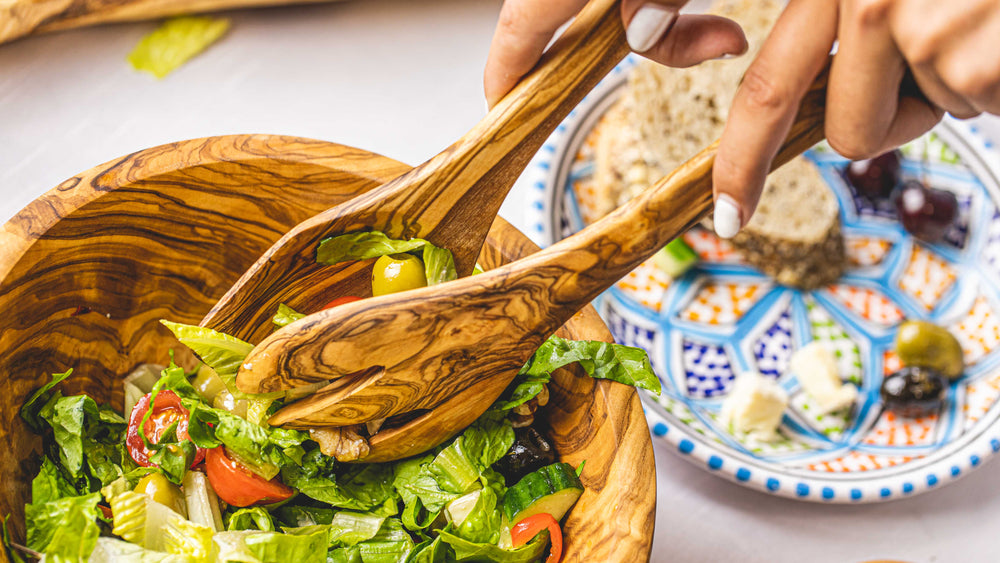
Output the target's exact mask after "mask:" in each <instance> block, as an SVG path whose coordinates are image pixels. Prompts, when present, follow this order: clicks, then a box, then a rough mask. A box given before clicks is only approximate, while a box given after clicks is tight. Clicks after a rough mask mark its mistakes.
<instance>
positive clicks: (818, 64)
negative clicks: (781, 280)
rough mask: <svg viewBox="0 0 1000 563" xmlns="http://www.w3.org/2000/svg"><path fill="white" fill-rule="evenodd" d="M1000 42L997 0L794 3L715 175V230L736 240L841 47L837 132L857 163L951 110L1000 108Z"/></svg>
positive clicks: (767, 49)
mask: <svg viewBox="0 0 1000 563" xmlns="http://www.w3.org/2000/svg"><path fill="white" fill-rule="evenodd" d="M998 37H1000V4H998V3H997V1H996V0H963V1H962V2H942V1H940V0H838V1H830V0H791V1H790V2H789V4H788V7H787V8H786V9H785V11H784V12H783V13H782V15H781V17H780V18H779V20H778V22H777V24H776V25H775V27H774V30H773V31H772V32H771V35H770V36H769V37H768V39H767V40H766V41H765V43H764V45H763V46H762V47H761V50H760V53H759V54H758V56H757V59H756V60H755V61H754V62H753V63H752V64H751V65H750V68H749V69H748V70H747V72H746V74H745V76H744V78H743V82H742V84H741V85H740V88H739V90H738V92H737V94H736V97H735V98H734V100H733V105H732V108H731V109H730V112H729V118H728V120H727V123H726V127H725V131H724V132H723V135H722V141H721V143H720V145H719V151H718V154H717V156H716V159H715V170H714V173H713V181H714V190H715V215H714V225H715V230H716V233H717V234H718V235H719V236H721V237H724V238H728V237H732V236H734V235H735V234H736V233H737V232H738V231H739V229H740V228H741V227H742V226H743V225H746V223H747V221H749V220H750V217H751V215H753V212H754V209H755V208H756V206H757V201H758V199H759V198H760V193H761V190H762V189H763V186H764V179H765V178H766V176H767V171H768V169H769V168H770V163H771V161H772V159H773V158H774V155H775V153H776V152H777V150H778V148H779V147H780V145H781V142H782V141H783V140H784V138H785V136H786V134H787V133H788V130H789V127H790V126H791V124H792V121H793V119H794V117H795V113H796V110H797V109H798V107H799V103H800V101H801V99H802V96H803V95H804V94H805V92H806V91H807V89H808V88H809V85H810V83H811V82H812V81H813V79H814V78H815V77H816V76H817V74H818V73H819V72H820V70H821V69H822V68H823V66H824V64H825V62H826V60H827V58H828V56H829V53H830V50H831V48H832V47H833V45H834V41H837V43H838V49H837V54H836V56H835V57H834V59H833V63H832V67H831V69H830V79H829V86H828V90H827V100H826V102H827V103H826V137H827V139H828V141H829V143H830V146H831V147H832V148H833V149H834V150H836V151H837V152H839V153H840V154H842V155H843V156H845V157H847V158H850V159H854V160H858V159H863V158H870V157H873V156H876V155H878V154H881V153H883V152H886V151H887V150H889V149H892V148H894V147H897V146H899V145H901V144H903V143H906V142H907V141H910V140H912V139H914V138H916V137H918V136H920V135H922V134H923V133H924V132H926V131H928V130H929V129H930V128H931V127H933V126H934V125H935V124H936V123H937V122H938V121H939V120H940V119H941V117H942V115H943V114H944V112H949V113H951V114H952V115H954V116H955V117H958V118H960V119H965V118H969V117H974V116H976V115H978V114H979V113H981V112H989V113H1000V50H998V49H997V46H996V41H997V38H998ZM911 81H912V82H915V83H916V86H918V87H919V88H920V92H921V93H922V96H921V95H919V94H917V95H914V93H912V92H908V90H912V87H911V88H907V83H908V82H911Z"/></svg>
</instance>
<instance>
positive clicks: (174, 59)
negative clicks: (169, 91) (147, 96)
mask: <svg viewBox="0 0 1000 563" xmlns="http://www.w3.org/2000/svg"><path fill="white" fill-rule="evenodd" d="M227 29H229V20H226V19H221V18H211V17H207V16H184V17H179V18H173V19H169V20H167V21H166V22H164V23H163V25H161V26H160V27H158V28H157V29H156V30H154V31H153V32H152V33H150V34H149V35H146V36H145V37H143V38H142V41H140V42H139V44H138V45H136V47H135V49H134V50H133V51H132V52H131V53H129V56H128V62H129V63H131V64H132V67H133V68H135V69H136V70H140V71H143V72H148V73H150V74H152V75H153V76H155V77H157V78H163V77H164V76H166V75H168V74H170V73H171V72H173V71H174V70H176V69H177V68H178V67H180V66H181V65H182V64H184V63H186V62H187V61H188V60H189V59H190V58H191V57H194V56H195V55H197V54H198V53H200V52H202V51H204V50H205V49H206V48H208V46H209V45H211V44H212V43H214V42H216V41H217V40H218V39H219V38H220V37H222V35H223V34H224V33H225V32H226V30H227Z"/></svg>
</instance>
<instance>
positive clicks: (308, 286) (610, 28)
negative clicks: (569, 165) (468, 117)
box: [201, 0, 628, 342]
mask: <svg viewBox="0 0 1000 563" xmlns="http://www.w3.org/2000/svg"><path fill="white" fill-rule="evenodd" d="M627 52H628V47H627V45H626V42H625V31H624V29H623V28H622V23H621V15H620V7H619V4H618V1H617V0H592V1H591V2H590V3H589V4H588V5H587V6H586V7H585V8H584V9H583V11H582V12H581V13H580V14H579V16H578V17H577V18H576V19H575V20H574V22H573V23H572V24H571V25H570V27H569V28H568V29H567V30H566V32H565V33H564V34H563V35H562V36H561V37H560V38H559V39H558V40H557V41H556V43H555V44H554V45H553V46H552V47H551V48H550V49H549V50H548V52H547V53H546V54H545V55H544V56H543V57H542V60H541V61H540V62H539V64H538V65H537V66H536V67H535V68H534V69H533V70H532V71H531V72H530V73H529V74H527V75H526V76H525V77H524V78H522V79H521V81H520V82H519V83H518V85H517V86H516V87H515V88H514V89H513V90H512V91H511V92H510V93H509V94H508V95H507V96H506V97H505V98H504V99H503V100H502V101H500V102H499V103H498V104H497V105H496V106H495V107H494V108H493V109H492V110H491V111H490V112H489V113H488V114H487V116H486V117H485V118H484V119H483V120H482V121H481V122H480V123H479V124H477V125H476V126H475V127H473V128H472V130H471V131H469V132H468V133H466V134H465V135H464V136H463V137H462V138H461V139H459V140H458V141H457V142H456V143H455V144H453V145H452V146H451V147H449V148H448V149H446V150H444V151H443V152H441V153H440V154H438V155H437V156H435V157H433V158H432V159H430V160H429V161H427V162H425V163H424V164H421V165H420V166H417V167H415V168H413V169H412V170H410V171H408V172H405V173H403V174H402V175H400V176H399V177H397V178H396V179H394V180H392V181H390V182H388V183H386V184H383V185H382V186H380V187H378V188H375V189H374V190H371V191H369V192H367V193H365V194H364V195H361V196H358V197H356V198H354V199H351V200H349V201H347V202H345V203H343V204H340V205H337V206H335V207H333V208H331V209H329V210H327V211H325V212H323V213H320V214H319V215H317V216H315V217H313V218H311V219H309V220H307V221H304V222H302V223H300V224H299V225H297V226H296V227H295V228H293V229H292V230H291V231H289V232H288V233H287V234H286V235H285V236H283V237H282V238H281V239H279V240H278V241H277V242H276V243H275V244H274V245H273V246H272V247H271V248H270V249H269V250H268V251H267V252H266V253H265V254H264V255H263V256H262V257H261V258H260V259H258V260H257V262H255V263H254V264H253V266H251V267H250V269H249V270H247V272H246V273H245V274H244V275H243V276H242V277H241V278H240V279H239V280H238V281H237V282H236V284H235V285H234V286H233V287H232V288H230V289H229V291H228V292H227V293H226V294H225V295H224V296H223V297H222V299H221V300H220V301H219V302H218V303H217V304H216V306H215V307H214V308H213V309H212V311H210V312H209V314H208V315H207V316H206V317H205V318H204V319H203V321H202V323H201V325H202V326H206V327H210V328H213V329H215V330H219V331H222V332H225V333H228V334H232V335H234V336H236V337H238V338H241V339H243V340H246V341H249V342H257V341H259V340H260V339H262V338H264V337H265V336H267V335H268V334H269V333H270V332H271V328H272V325H271V321H270V319H271V317H272V316H273V315H274V312H275V310H276V309H277V307H278V305H279V304H280V303H285V304H288V305H289V306H292V307H293V308H296V309H299V310H302V311H314V310H317V309H319V308H321V307H322V305H323V304H324V303H327V302H329V301H330V300H331V299H332V298H334V297H338V296H342V295H355V296H368V295H371V263H372V261H370V260H369V261H361V262H349V263H344V264H339V265H334V266H328V265H322V264H317V263H316V249H317V247H318V245H319V243H320V241H322V240H323V239H325V238H327V237H330V236H333V235H337V234H343V233H350V232H355V231H368V230H377V231H382V232H384V233H385V234H386V235H388V236H389V237H391V238H395V239H410V238H423V239H427V240H430V241H431V242H432V243H433V244H435V245H436V246H438V247H441V248H447V249H448V250H450V251H451V252H452V253H453V255H454V257H455V266H456V268H457V270H458V275H459V276H466V275H468V274H470V273H471V272H472V270H473V267H474V266H475V263H476V259H477V258H478V256H479V252H480V249H481V248H482V246H483V241H484V240H485V238H486V233H487V232H488V231H489V229H490V225H492V223H493V220H494V218H495V217H496V215H497V211H499V209H500V204H501V203H503V200H504V198H505V197H506V196H507V192H508V191H510V188H511V186H513V184H514V181H515V180H516V179H517V177H518V176H519V175H520V174H521V172H522V171H523V170H524V167H525V166H527V163H528V162H529V160H530V159H531V157H532V156H533V155H534V154H535V153H536V152H537V151H538V149H539V148H540V147H541V145H542V143H544V141H545V139H546V138H547V137H548V136H549V134H550V133H551V132H552V131H553V130H554V129H555V128H556V126H557V125H558V124H559V123H560V122H561V121H562V120H563V119H564V118H565V117H566V116H567V115H569V112H570V111H571V110H572V109H573V108H574V107H575V106H576V105H577V104H578V103H579V102H580V101H581V100H582V99H583V97H584V96H585V95H586V94H587V92H589V91H590V90H591V89H592V88H593V87H594V86H595V85H596V84H597V83H598V82H599V81H600V79H601V78H602V77H604V75H606V74H607V73H608V72H609V71H611V69H612V68H614V66H615V65H616V64H617V63H618V62H619V61H621V60H622V58H624V56H625V55H626V54H627Z"/></svg>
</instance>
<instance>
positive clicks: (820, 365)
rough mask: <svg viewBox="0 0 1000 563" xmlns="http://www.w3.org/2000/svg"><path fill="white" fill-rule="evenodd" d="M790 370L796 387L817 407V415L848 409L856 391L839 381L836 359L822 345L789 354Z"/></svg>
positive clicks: (806, 346)
mask: <svg viewBox="0 0 1000 563" xmlns="http://www.w3.org/2000/svg"><path fill="white" fill-rule="evenodd" d="M788 368H789V370H790V371H791V372H792V373H794V374H795V377H796V378H798V380H799V385H801V386H802V390H803V391H805V392H806V394H807V395H809V396H810V397H812V399H813V400H814V401H815V402H816V405H817V406H818V407H819V411H818V412H817V414H827V413H830V412H834V411H839V410H841V409H845V408H847V407H849V406H851V405H852V404H853V403H854V401H855V400H856V399H857V397H858V389H857V388H856V387H855V386H854V385H851V384H845V383H843V382H842V381H841V380H840V374H839V371H838V370H837V358H836V357H834V355H833V352H831V351H830V349H829V348H827V347H826V346H824V345H823V344H822V343H821V342H815V341H814V342H810V343H809V344H806V345H805V346H803V347H802V348H799V349H798V350H796V351H795V353H794V354H792V357H791V359H790V360H789V362H788Z"/></svg>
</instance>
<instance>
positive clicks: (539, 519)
mask: <svg viewBox="0 0 1000 563" xmlns="http://www.w3.org/2000/svg"><path fill="white" fill-rule="evenodd" d="M546 528H548V530H549V541H550V542H552V551H550V552H549V557H548V558H547V559H546V560H545V563H558V561H559V560H560V559H562V529H561V528H559V522H556V519H555V518H553V517H552V515H551V514H548V513H546V512H542V513H540V514H535V515H534V516H528V517H527V518H525V519H524V520H521V521H520V522H518V523H517V524H514V527H513V528H511V529H510V539H511V540H512V541H513V543H514V547H521V546H522V545H524V544H526V543H528V542H529V541H531V538H533V537H535V536H537V535H538V532H541V531H542V530H544V529H546Z"/></svg>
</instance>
